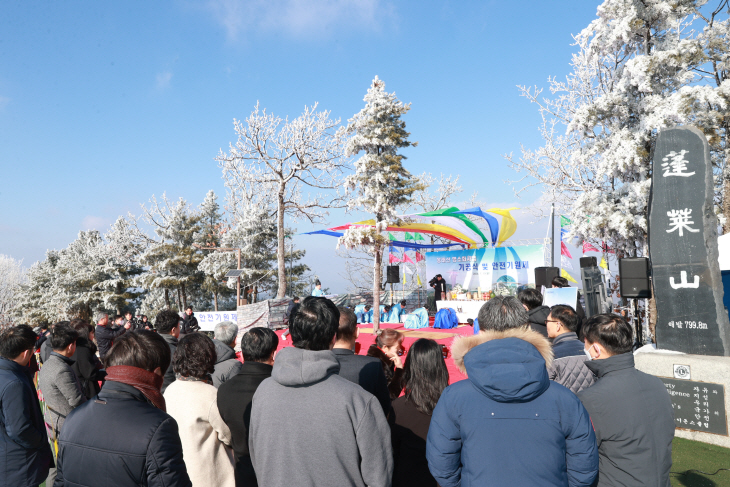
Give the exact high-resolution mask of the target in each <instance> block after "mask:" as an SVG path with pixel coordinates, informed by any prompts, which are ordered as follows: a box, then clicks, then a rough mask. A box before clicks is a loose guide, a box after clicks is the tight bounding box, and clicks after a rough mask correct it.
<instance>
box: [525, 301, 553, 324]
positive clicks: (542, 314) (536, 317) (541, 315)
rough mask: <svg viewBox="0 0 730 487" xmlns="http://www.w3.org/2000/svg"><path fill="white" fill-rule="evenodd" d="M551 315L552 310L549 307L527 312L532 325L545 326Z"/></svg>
mask: <svg viewBox="0 0 730 487" xmlns="http://www.w3.org/2000/svg"><path fill="white" fill-rule="evenodd" d="M549 314H550V308H549V307H548V306H538V307H537V308H532V309H531V310H530V311H528V312H527V316H529V320H530V323H538V324H540V325H544V324H545V320H547V317H548V315H549Z"/></svg>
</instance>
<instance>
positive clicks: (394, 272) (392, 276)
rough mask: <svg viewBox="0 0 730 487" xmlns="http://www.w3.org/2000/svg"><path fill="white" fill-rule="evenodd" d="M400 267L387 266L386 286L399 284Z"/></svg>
mask: <svg viewBox="0 0 730 487" xmlns="http://www.w3.org/2000/svg"><path fill="white" fill-rule="evenodd" d="M399 271H400V267H398V266H397V265H389V266H388V279H387V280H386V281H385V282H386V283H388V284H398V283H399V282H400V272H399Z"/></svg>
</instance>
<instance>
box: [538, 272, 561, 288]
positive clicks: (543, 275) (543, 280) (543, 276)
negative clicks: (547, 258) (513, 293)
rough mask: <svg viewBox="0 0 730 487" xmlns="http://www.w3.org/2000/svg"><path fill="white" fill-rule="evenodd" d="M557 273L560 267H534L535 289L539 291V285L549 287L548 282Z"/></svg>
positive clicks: (556, 275)
mask: <svg viewBox="0 0 730 487" xmlns="http://www.w3.org/2000/svg"><path fill="white" fill-rule="evenodd" d="M559 275H560V269H559V268H557V267H535V289H537V290H538V291H539V290H540V286H545V288H547V289H550V286H551V284H550V282H551V281H552V280H553V278H554V277H558V276H559Z"/></svg>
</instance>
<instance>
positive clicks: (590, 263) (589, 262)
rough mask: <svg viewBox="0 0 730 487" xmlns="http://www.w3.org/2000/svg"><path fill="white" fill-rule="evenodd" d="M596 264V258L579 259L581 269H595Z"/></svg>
mask: <svg viewBox="0 0 730 487" xmlns="http://www.w3.org/2000/svg"><path fill="white" fill-rule="evenodd" d="M597 265H598V264H597V263H596V256H595V255H594V256H593V257H581V258H580V266H581V267H596V266H597Z"/></svg>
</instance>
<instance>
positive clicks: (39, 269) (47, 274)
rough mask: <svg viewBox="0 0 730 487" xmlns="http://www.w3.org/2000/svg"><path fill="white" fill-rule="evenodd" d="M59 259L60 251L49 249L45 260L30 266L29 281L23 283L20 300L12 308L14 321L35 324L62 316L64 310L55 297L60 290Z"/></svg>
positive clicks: (27, 277)
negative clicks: (57, 270)
mask: <svg viewBox="0 0 730 487" xmlns="http://www.w3.org/2000/svg"><path fill="white" fill-rule="evenodd" d="M58 260H59V252H58V251H56V250H48V251H46V258H45V259H44V260H42V261H39V262H35V263H34V264H33V265H31V266H30V268H29V269H28V272H27V273H26V279H27V281H26V283H25V284H22V285H21V290H20V293H19V297H18V300H17V302H16V304H15V306H13V309H12V316H13V321H14V322H16V323H27V324H29V325H32V326H35V325H39V324H42V323H51V322H54V321H57V320H58V319H59V317H61V316H62V314H63V310H62V309H59V308H58V307H57V304H55V303H57V300H54V299H53V297H54V295H56V294H57V293H58V292H60V290H58V289H57V287H56V279H55V277H56V265H57V263H58ZM54 301H55V303H54Z"/></svg>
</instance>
